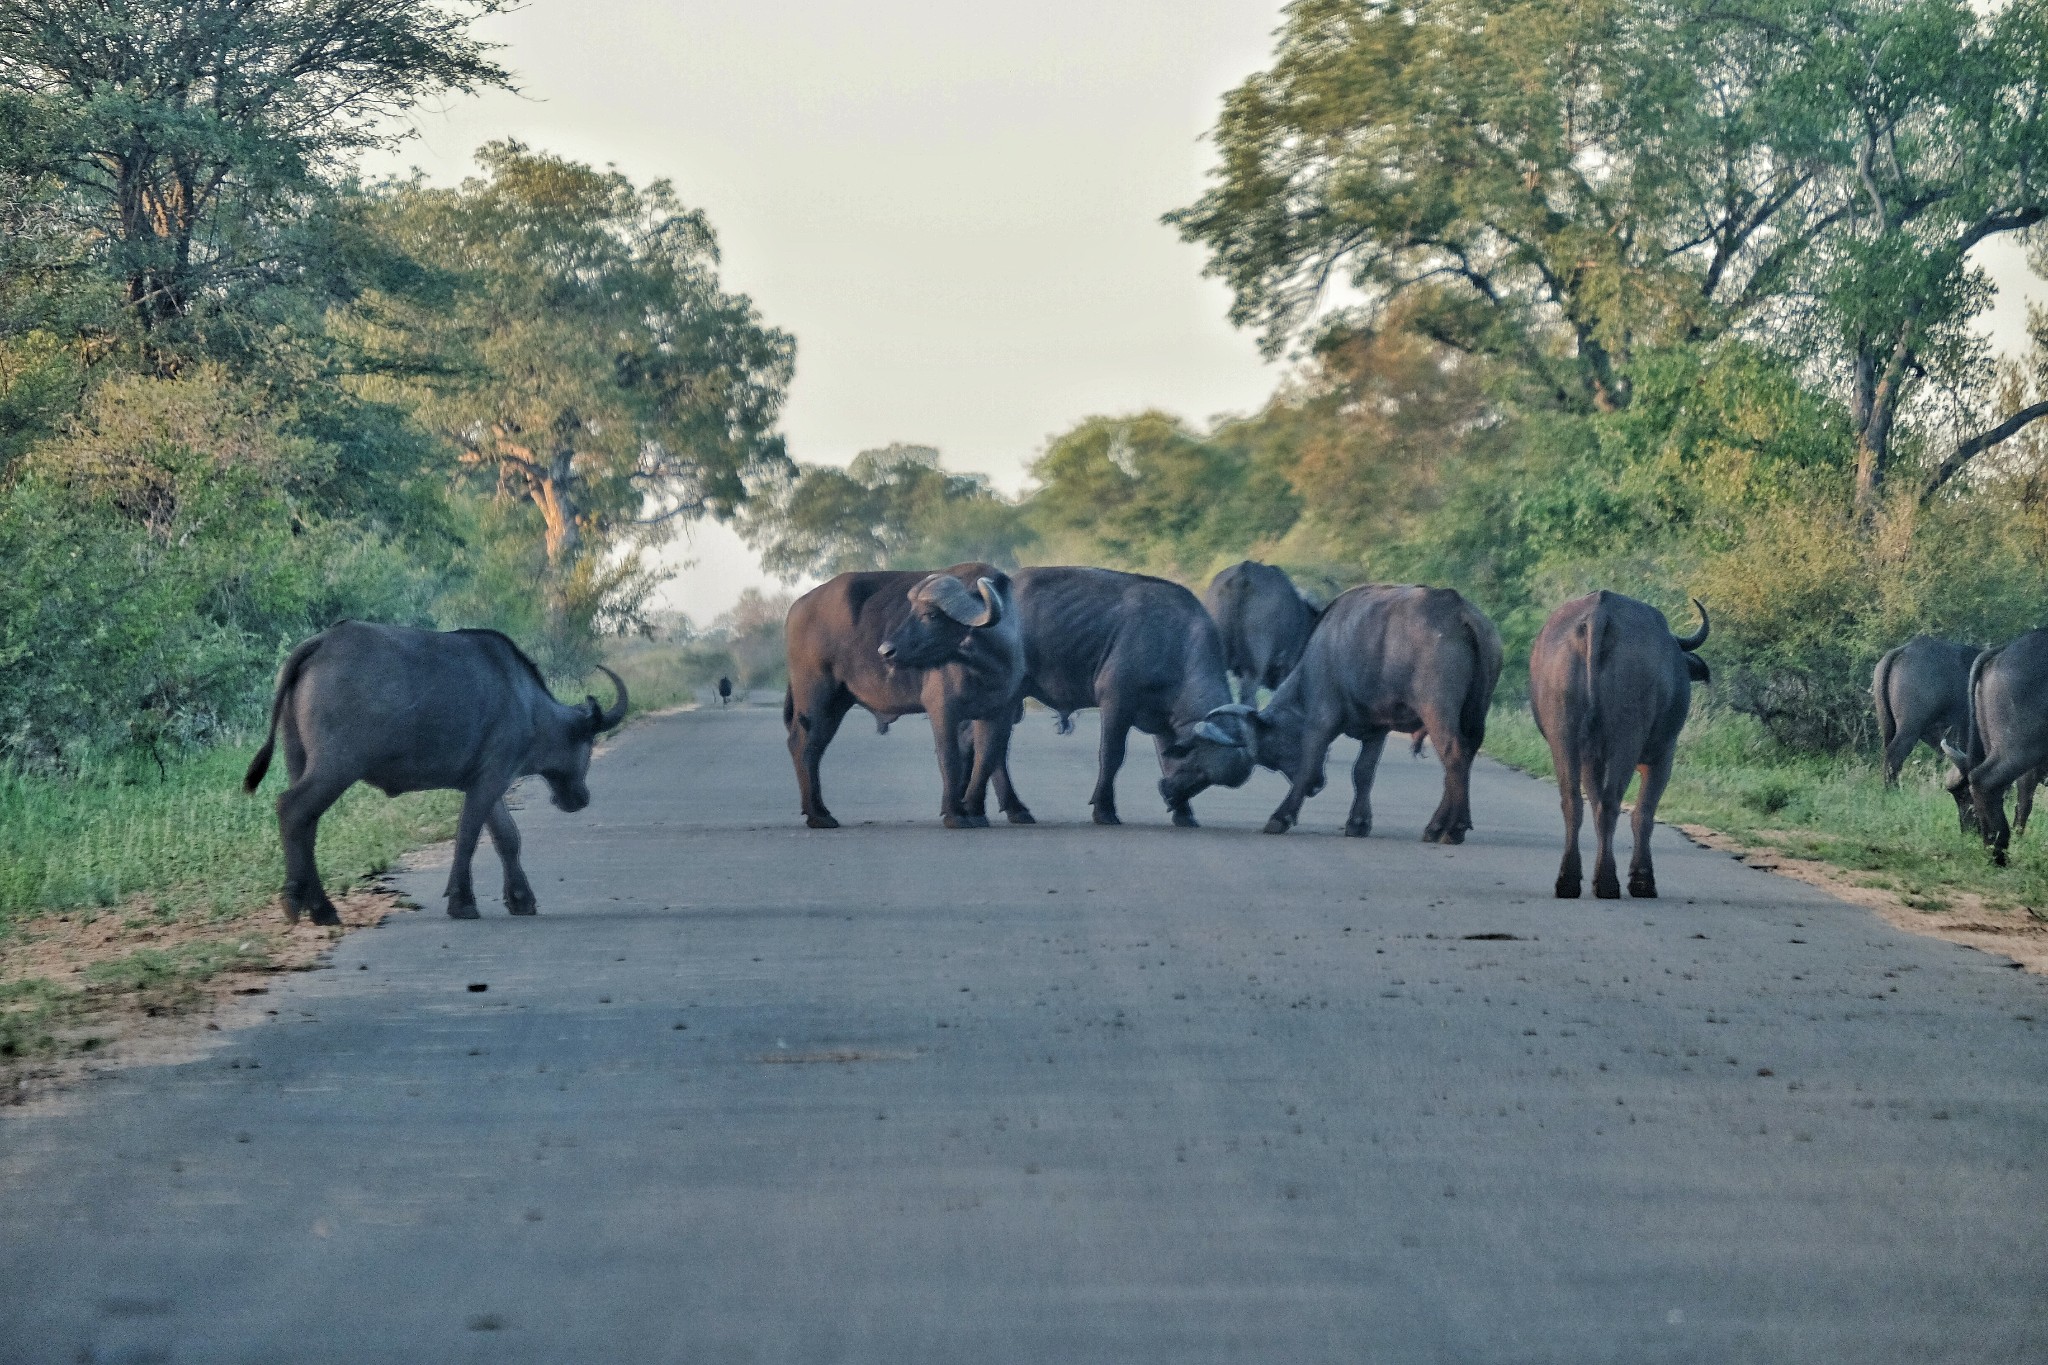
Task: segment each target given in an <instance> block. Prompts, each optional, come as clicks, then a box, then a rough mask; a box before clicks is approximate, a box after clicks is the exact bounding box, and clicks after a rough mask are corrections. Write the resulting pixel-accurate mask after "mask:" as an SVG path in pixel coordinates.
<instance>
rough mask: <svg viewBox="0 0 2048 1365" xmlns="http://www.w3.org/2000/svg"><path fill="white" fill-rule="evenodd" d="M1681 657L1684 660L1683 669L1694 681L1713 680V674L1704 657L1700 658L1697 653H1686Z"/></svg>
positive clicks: (1705, 681) (1706, 681)
mask: <svg viewBox="0 0 2048 1365" xmlns="http://www.w3.org/2000/svg"><path fill="white" fill-rule="evenodd" d="M1681 657H1683V658H1684V660H1685V671H1686V672H1687V673H1689V674H1691V675H1692V680H1693V681H1694V682H1700V683H1710V682H1712V681H1713V680H1714V675H1713V673H1712V671H1711V670H1709V669H1708V667H1707V661H1706V660H1705V659H1702V658H1701V657H1700V656H1699V655H1697V654H1686V655H1683V656H1681Z"/></svg>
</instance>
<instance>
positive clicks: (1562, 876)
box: [1551, 749, 1586, 901]
mask: <svg viewBox="0 0 2048 1365" xmlns="http://www.w3.org/2000/svg"><path fill="white" fill-rule="evenodd" d="M1551 766H1552V767H1554V768H1556V769H1557V797H1558V802H1559V804H1560V805H1562V806H1563V807H1564V857H1562V858H1561V859H1559V860H1558V864H1557V898H1558V899H1559V900H1561V901H1575V900H1577V899H1578V898H1579V892H1580V890H1581V889H1582V888H1583V887H1584V885H1585V881H1584V878H1585V874H1584V870H1583V868H1582V866H1581V864H1580V862H1579V826H1580V825H1582V824H1583V823H1585V819H1586V795H1585V788H1584V785H1583V784H1582V782H1581V781H1580V778H1581V776H1582V774H1581V773H1580V771H1579V762H1578V755H1576V754H1573V753H1570V752H1560V751H1559V750H1557V749H1552V750H1551Z"/></svg>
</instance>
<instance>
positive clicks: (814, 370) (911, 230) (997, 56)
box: [368, 0, 2042, 623]
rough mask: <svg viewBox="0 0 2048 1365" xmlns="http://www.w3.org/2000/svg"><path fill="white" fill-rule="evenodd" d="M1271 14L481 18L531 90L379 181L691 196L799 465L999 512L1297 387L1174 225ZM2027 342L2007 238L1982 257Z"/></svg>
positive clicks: (636, 12) (778, 2)
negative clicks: (419, 178) (655, 188)
mask: <svg viewBox="0 0 2048 1365" xmlns="http://www.w3.org/2000/svg"><path fill="white" fill-rule="evenodd" d="M1280 9H1281V4H1280V0H1038V3H1035V4H1031V5H1001V6H997V5H978V4H961V3H959V2H958V0H862V2H861V3H858V4H854V3H848V2H847V0H754V2H753V3H741V2H739V0H667V3H661V2H660V0H606V2H605V3H603V4H590V3H587V2H586V3H574V2H572V0H532V3H531V4H530V6H529V7H528V8H526V9H524V10H520V11H518V12H516V13H513V14H509V15H501V16H496V17H494V18H492V19H489V20H487V21H485V22H484V23H483V24H482V25H480V26H479V31H480V32H481V33H482V34H483V35H484V36H486V37H487V38H489V39H491V40H493V41H497V42H501V43H503V44H505V48H504V50H503V51H502V52H501V53H500V58H501V60H502V61H504V62H505V64H506V65H508V66H509V67H511V68H512V69H513V71H514V72H516V73H517V79H518V83H519V86H520V88H521V94H520V95H517V96H514V95H508V94H502V93H499V94H491V95H487V96H484V97H482V98H478V99H462V100H454V101H450V102H449V103H448V105H447V106H446V107H445V108H443V109H439V110H436V111H431V112H424V113H421V114H419V115H417V116H416V117H415V118H414V120H413V123H414V125H415V127H416V128H417V130H418V132H419V136H418V137H417V138H415V139H413V140H412V141H410V142H408V143H407V144H406V145H405V146H403V147H402V148H401V149H400V150H399V152H398V153H397V154H396V155H395V156H393V157H389V158H379V159H378V160H377V161H375V162H373V163H371V165H370V166H369V167H368V169H369V170H371V171H372V172H373V173H377V172H383V171H398V170H402V169H404V168H406V167H412V166H417V167H419V168H420V169H421V170H424V171H425V172H426V173H427V175H428V176H429V178H431V179H432V180H434V181H435V182H437V183H453V182H454V181H456V180H459V179H461V178H462V177H463V176H464V175H467V174H471V173H473V171H474V166H473V165H472V163H471V161H470V155H471V153H472V152H473V151H474V150H475V149H476V148H477V147H478V146H479V145H481V144H482V143H484V142H487V141H490V140H492V139H495V138H503V137H515V138H517V139H519V140H520V141H522V142H525V143H528V144H529V145H531V146H534V147H536V148H539V149H542V150H545V151H550V152H555V153H558V154H560V155H564V156H568V157H572V158H574V159H577V160H581V161H587V162H591V163H593V164H596V165H605V164H607V163H610V164H615V165H617V166H618V168H619V169H620V170H622V171H624V172H625V173H626V174H628V175H630V176H631V177H632V178H633V179H634V180H636V181H638V182H641V183H645V182H646V181H648V180H651V179H654V178H657V177H667V178H668V179H670V180H672V181H674V182H675V186H676V189H677V192H678V193H679V194H680V195H681V197H682V199H683V201H684V202H685V203H688V204H691V205H694V206H697V207H700V208H702V209H704V210H705V211H706V212H707V213H708V214H709V216H710V218H711V221H712V223H713V225H714V226H715V227H716V228H717V230H718V234H719V240H720V245H721V247H722V248H723V252H724V262H725V266H724V281H725V284H726V286H727V287H728V288H730V289H735V290H739V291H741V292H744V293H746V294H749V295H751V296H752V298H753V300H754V302H755V304H756V306H757V307H758V308H759V309H760V311H761V314H762V316H763V317H764V318H765V319H766V320H767V321H768V322H770V323H772V324H773V325H775V326H778V327H781V328H783V329H784V330H786V331H788V332H791V333H793V334H794V335H795V337H796V339H797V367H796V380H795V383H794V384H793V386H792V387H791V390H790V396H789V404H788V407H787V409H786V411H785V415H784V418H783V422H782V429H783V431H784V432H785V434H786V435H787V436H788V438H789V447H790V453H791V454H792V455H793V456H795V458H797V459H799V460H803V461H807V462H813V463H844V462H845V461H847V460H848V459H850V458H852V456H853V455H855V454H856V453H858V452H859V451H861V450H863V449H866V448H868V447H870V446H880V445H886V444H888V443H889V442H891V441H904V442H910V443H916V444H921V445H934V446H937V447H939V449H940V450H941V451H942V452H943V453H944V456H945V460H946V463H947V464H948V466H949V467H952V468H956V469H967V470H977V471H980V472H982V473H985V474H988V475H990V476H991V477H992V478H993V479H994V480H995V482H996V483H997V484H998V485H999V486H1000V487H1002V488H1004V489H1005V490H1008V491H1012V492H1014V491H1016V490H1017V489H1018V488H1019V486H1020V485H1021V484H1022V483H1023V481H1024V469H1025V466H1026V465H1027V464H1028V463H1029V462H1030V461H1031V459H1032V458H1033V457H1034V456H1036V455H1037V454H1038V453H1039V451H1040V450H1041V449H1042V448H1043V447H1044V445H1045V442H1046V440H1047V438H1048V437H1050V436H1052V435H1055V434H1057V433H1058V432H1060V431H1063V430H1065V429H1067V428H1068V427H1070V426H1072V425H1073V424H1074V423H1075V422H1077V421H1078V420H1079V419H1081V418H1082V417H1085V416H1088V415H1090V414H1093V413H1121V412H1136V411H1139V410H1142V409H1144V408H1148V407H1158V408H1164V409H1166V410H1167V411H1169V412H1175V413H1179V414H1181V415H1182V416H1185V417H1188V418H1190V419H1191V420H1194V421H1197V422H1203V421H1206V420H1208V419H1209V418H1212V417H1214V416H1216V415H1218V414H1221V413H1225V412H1245V411H1250V410H1252V409H1255V408H1257V407H1258V406H1259V404H1260V403H1261V402H1262V401H1263V400H1264V399H1265V397H1266V396H1267V394H1269V393H1270V392H1271V391H1272V388H1273V386H1274V384H1275V382H1276V381H1277V380H1278V378H1279V371H1278V369H1277V368H1276V367H1275V366H1272V365H1269V364H1266V363H1263V362H1262V361H1261V360H1260V359H1259V356H1258V351H1257V348H1256V346H1255V345H1254V343H1253V339H1252V338H1251V337H1250V336H1248V335H1245V334H1241V333H1239V332H1236V331H1235V330H1233V329H1232V328H1231V327H1230V326H1229V324H1228V323H1227V322H1225V321H1224V311H1225V309H1226V308H1227V307H1228V304H1229V297H1228V293H1227V291H1226V290H1225V289H1224V288H1223V287H1222V286H1221V285H1220V284H1218V283H1217V282H1215V281H1213V280H1205V279H1203V278H1202V277H1201V269H1202V264H1203V259H1204V258H1203V254H1202V253H1201V251H1199V250H1198V249H1197V248H1194V247H1190V246H1187V245H1184V244H1183V243H1182V242H1181V241H1180V240H1179V238H1178V237H1177V236H1176V235H1175V234H1174V233H1173V232H1172V231H1171V230H1170V229H1168V228H1166V227H1164V226H1162V225H1161V224H1160V222H1159V215H1160V214H1161V213H1163V212H1165V211H1166V210H1168V209H1172V208H1177V207H1180V206H1181V205H1183V204H1186V203H1188V202H1190V201H1192V200H1193V199H1194V198H1195V197H1196V196H1197V195H1198V194H1200V192H1201V190H1202V187H1203V182H1204V178H1205V176H1206V173H1207V171H1208V168H1209V166H1210V164H1211V161H1212V149H1211V148H1210V146H1209V145H1208V144H1207V143H1206V142H1204V141H1202V134H1204V133H1205V132H1206V131H1207V130H1208V129H1209V128H1210V127H1211V125H1213V123H1214V122H1215V118H1216V114H1217V112H1218V109H1219V103H1220V99H1221V96H1222V94H1223V93H1224V92H1225V91H1226V90H1228V89H1229V88H1230V87H1232V86H1233V85H1235V84H1237V83H1238V82H1239V81H1241V80H1242V79H1243V78H1244V77H1245V76H1246V75H1248V74H1250V73H1251V72H1253V71H1255V70H1258V69H1261V68H1262V67H1264V66H1265V65H1266V64H1267V62H1268V60H1269V58H1270V56H1271V48H1272V33H1273V30H1274V28H1275V27H1276V26H1277V24H1278V22H1279V16H1280ZM1982 259H1983V262H1984V264H1985V265H1986V266H1987V267H1988V268H1989V269H1990V270H1991V272H1992V274H1993V276H1994V278H1995V279H1996V280H1997V281H1998V283H1999V284H2000V285H2001V286H2003V287H2002V289H2001V293H2000V298H1999V306H1998V308H1997V310H1996V312H1995V314H1994V316H1993V317H1992V319H1991V320H1990V326H1991V330H1992V332H1993V335H1994V336H1995V337H1996V338H1997V339H1998V340H1999V341H2000V343H2001V345H2002V346H2006V347H2016V346H2017V345H2018V344H2019V343H2021V342H2022V341H2023V337H2024V325H2025V304H2024V301H2023V300H2022V299H2021V298H2020V296H2019V291H2020V289H2021V288H2022V287H2028V286H2031V288H2032V290H2033V292H2035V294H2036V297H2041V296H2042V290H2041V284H2042V282H2041V281H2040V280H2038V279H2036V278H2034V277H2033V276H2032V275H2031V274H2030V273H2029V272H2028V270H2027V268H2026V265H2025V261H2024V259H2023V257H2022V255H2021V253H2020V251H2019V249H2018V248H2017V247H2016V246H2013V245H2012V244H2010V243H2004V244H2001V245H1999V246H1998V247H1996V248H1994V250H1993V251H1990V252H1987V253H1985V254H1984V256H1983V257H1982ZM669 558H670V559H671V560H672V561H676V562H680V561H682V560H685V559H687V560H690V561H693V562H692V563H691V564H689V565H688V567H685V568H683V569H682V570H681V571H680V572H679V573H678V574H677V576H676V578H675V579H674V580H673V581H672V582H671V583H670V584H669V585H668V587H667V589H666V590H665V592H664V594H663V597H662V600H661V602H660V604H659V605H662V606H667V607H673V608H677V609H680V610H683V611H686V612H688V613H689V614H690V615H691V616H692V617H694V618H695V619H696V620H697V621H698V622H700V623H703V622H706V621H708V620H709V619H710V618H711V617H713V616H715V615H717V614H718V613H719V612H721V611H723V610H725V609H726V608H727V607H729V606H731V605H732V603H733V601H734V599H736V598H737V597H738V595H739V593H740V591H741V590H742V589H743V588H745V587H746V586H748V585H750V584H754V585H760V586H763V587H773V586H779V585H775V584H773V583H772V580H770V579H768V578H767V577H766V575H764V574H763V573H762V572H761V571H760V568H759V566H758V565H757V564H756V563H755V561H754V558H753V555H752V553H751V552H750V551H749V550H748V549H747V548H746V547H745V546H744V545H743V544H741V543H740V541H739V539H738V538H737V537H736V536H734V535H733V534H732V533H731V532H730V531H728V530H725V529H724V528H722V527H718V526H714V525H711V524H709V523H704V524H701V525H700V527H699V528H698V529H697V530H696V531H695V532H694V534H693V535H692V537H691V538H690V540H689V541H688V542H687V543H686V542H683V541H679V542H678V543H677V545H676V546H675V547H674V549H673V550H672V551H671V552H670V554H669Z"/></svg>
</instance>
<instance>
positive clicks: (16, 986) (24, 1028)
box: [0, 977, 82, 1058]
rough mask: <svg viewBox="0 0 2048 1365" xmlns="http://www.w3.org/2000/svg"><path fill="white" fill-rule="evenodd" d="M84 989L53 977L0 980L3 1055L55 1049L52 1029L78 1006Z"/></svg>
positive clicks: (20, 1055) (22, 1055)
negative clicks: (68, 985) (78, 988)
mask: <svg viewBox="0 0 2048 1365" xmlns="http://www.w3.org/2000/svg"><path fill="white" fill-rule="evenodd" d="M81 998H82V997H81V993H80V992H78V991H74V990H67V989H66V988H65V987H63V986H60V985H58V984H57V983H56V982H54V981H50V980H46V979H45V978H42V977H36V978H34V979H33V980H29V981H9V982H0V1057H6V1058H12V1057H30V1056H35V1055H37V1054H40V1053H45V1052H49V1051H51V1050H53V1049H54V1048H55V1047H56V1046H57V1039H56V1036H55V1034H54V1033H52V1031H51V1030H52V1029H54V1028H55V1027H56V1026H57V1025H58V1024H60V1023H62V1022H63V1021H64V1020H65V1019H66V1018H67V1017H69V1016H70V1014H71V1013H72V1012H73V1010H74V1009H75V1008H76V1006H77V1004H78V1002H79V1000H80V999H81Z"/></svg>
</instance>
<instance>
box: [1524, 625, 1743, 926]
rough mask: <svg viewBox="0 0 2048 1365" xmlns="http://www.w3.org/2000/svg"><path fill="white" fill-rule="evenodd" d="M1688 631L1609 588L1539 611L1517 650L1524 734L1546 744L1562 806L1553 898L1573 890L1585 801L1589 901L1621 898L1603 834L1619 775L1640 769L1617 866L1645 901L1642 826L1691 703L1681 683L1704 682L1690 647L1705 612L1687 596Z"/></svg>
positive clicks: (1650, 872)
mask: <svg viewBox="0 0 2048 1365" xmlns="http://www.w3.org/2000/svg"><path fill="white" fill-rule="evenodd" d="M1693 605H1694V606H1695V607H1699V613H1700V628H1699V629H1698V630H1697V631H1695V632H1693V633H1692V634H1691V635H1688V636H1684V637H1679V636H1675V635H1673V634H1672V633H1671V625H1670V623H1669V622H1668V621H1666V620H1665V619H1664V613H1663V612H1661V611H1658V610H1657V609H1656V608H1655V607H1653V606H1651V605H1650V604H1649V603H1647V602H1638V601H1637V600H1636V599H1635V598H1633V597H1623V596H1622V595H1621V594H1620V593H1614V592H1605V591H1602V592H1596V593H1593V594H1591V595H1590V596H1587V597H1581V598H1578V599H1577V600H1575V601H1571V602H1567V603H1565V604H1564V605H1563V606H1561V607H1559V608H1558V609H1557V610H1556V611H1554V612H1552V613H1551V614H1550V619H1549V620H1548V621H1546V622H1544V623H1543V630H1542V631H1541V632H1540V633H1539V634H1538V635H1537V637H1536V646H1535V648H1534V649H1532V650H1530V651H1529V709H1530V710H1531V711H1533V712H1534V713H1535V715H1536V728H1537V729H1538V730H1540V731H1542V732H1543V737H1544V738H1545V739H1546V740H1548V741H1550V759H1551V763H1552V765H1553V766H1554V767H1555V768H1556V769H1557V788H1558V794H1559V797H1560V799H1561V800H1562V802H1563V804H1564V859H1563V861H1562V862H1560V863H1559V864H1558V869H1557V894H1558V896H1559V897H1561V898H1563V899H1567V900H1570V899H1574V898H1576V897H1577V896H1578V894H1579V886H1580V870H1579V822H1580V820H1581V818H1582V815H1583V811H1584V805H1583V802H1584V799H1585V798H1586V797H1588V796H1590V797H1591V798H1592V801H1593V830H1594V835H1595V837H1596V838H1597V839H1598V841H1599V852H1598V854H1597V856H1596V857H1595V859H1594V862H1593V894H1594V895H1595V896H1598V897H1600V898H1601V899H1603V900H1614V899H1616V898H1618V897H1619V896H1620V895H1621V885H1620V882H1619V881H1618V879H1617V878H1616V876H1615V869H1614V827H1615V824H1616V823H1617V822H1618V821H1619V819H1620V818H1621V801H1622V797H1623V796H1624V795H1625V794H1626V793H1627V791H1628V784H1629V779H1630V778H1631V777H1632V776H1634V775H1635V774H1637V773H1641V774H1642V786H1641V787H1640V788H1639V789H1638V790H1637V792H1636V809H1635V817H1634V820H1633V821H1632V822H1631V828H1632V829H1633V832H1634V835H1635V851H1634V854H1633V856H1632V857H1631V858H1630V859H1629V865H1628V891H1629V894H1630V895H1631V896H1655V895H1656V894H1657V874H1656V869H1655V868H1654V867H1653V866H1652V865H1651V862H1650V831H1651V830H1652V829H1653V828H1655V826H1656V823H1657V802H1658V801H1659V800H1660V799H1661V798H1662V797H1663V795H1664V787H1665V784H1666V783H1668V782H1669V781H1670V780H1671V761H1672V754H1673V752H1674V750H1675V749H1676V748H1677V745H1678V732H1679V731H1680V730H1681V729H1683V728H1684V726H1685V717H1686V713H1687V711H1688V710H1690V709H1691V706H1692V685H1693V683H1694V682H1695V681H1698V682H1706V681H1707V680H1708V672H1707V665H1706V662H1705V660H1703V659H1701V658H1700V657H1699V656H1698V655H1697V654H1694V653H1693V651H1694V650H1696V649H1698V648H1699V647H1700V646H1701V645H1703V644H1705V643H1706V640H1707V629H1708V621H1707V609H1706V608H1705V607H1704V606H1701V605H1700V603H1699V601H1698V599H1694V601H1693Z"/></svg>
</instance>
